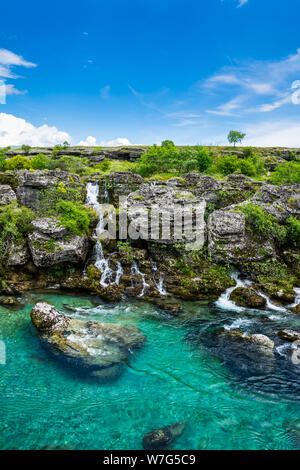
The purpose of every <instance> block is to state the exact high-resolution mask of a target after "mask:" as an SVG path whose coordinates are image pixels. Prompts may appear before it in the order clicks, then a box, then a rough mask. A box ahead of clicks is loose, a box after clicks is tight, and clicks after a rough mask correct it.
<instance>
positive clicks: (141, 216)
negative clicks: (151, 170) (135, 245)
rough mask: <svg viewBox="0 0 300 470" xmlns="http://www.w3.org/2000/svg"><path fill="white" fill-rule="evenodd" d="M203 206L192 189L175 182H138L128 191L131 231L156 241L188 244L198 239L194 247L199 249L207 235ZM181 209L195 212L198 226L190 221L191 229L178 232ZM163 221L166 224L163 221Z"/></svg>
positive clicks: (201, 199) (159, 242)
mask: <svg viewBox="0 0 300 470" xmlns="http://www.w3.org/2000/svg"><path fill="white" fill-rule="evenodd" d="M205 208H206V202H205V200H204V199H203V198H197V197H196V196H195V195H194V194H193V192H191V191H188V190H183V189H182V188H181V187H179V186H176V185H175V186H173V185H166V184H155V183H154V182H151V183H149V182H147V183H143V184H141V185H140V187H139V189H138V191H135V192H132V193H130V194H129V196H128V198H127V214H128V220H129V221H130V230H131V231H132V232H133V233H134V232H135V231H136V232H137V233H138V234H140V235H141V238H143V239H145V240H147V241H148V242H154V243H157V244H166V245H175V244H178V242H180V243H190V244H191V243H193V242H195V241H197V249H201V248H202V246H203V244H204V241H205V235H206V232H205V229H206V223H205V221H204V214H205ZM183 211H186V213H190V214H194V215H195V214H197V223H198V226H197V228H196V224H195V220H193V227H192V229H191V230H188V229H186V230H185V231H184V230H181V234H179V233H178V232H179V230H178V229H182V225H183V224H182V215H183ZM151 219H152V220H151ZM163 221H165V222H166V223H165V224H163ZM132 232H131V233H132ZM134 235H135V234H134Z"/></svg>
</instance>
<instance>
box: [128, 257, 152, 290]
mask: <svg viewBox="0 0 300 470" xmlns="http://www.w3.org/2000/svg"><path fill="white" fill-rule="evenodd" d="M131 274H134V275H139V276H141V278H142V283H143V287H142V291H141V293H140V295H139V297H143V295H144V294H145V290H146V288H147V287H149V284H147V282H146V279H145V277H146V275H145V274H143V273H141V271H140V270H139V268H138V265H137V264H136V262H135V261H133V263H132V265H131Z"/></svg>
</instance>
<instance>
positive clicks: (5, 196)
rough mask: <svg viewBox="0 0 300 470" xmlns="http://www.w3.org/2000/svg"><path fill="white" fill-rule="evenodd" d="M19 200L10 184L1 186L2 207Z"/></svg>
mask: <svg viewBox="0 0 300 470" xmlns="http://www.w3.org/2000/svg"><path fill="white" fill-rule="evenodd" d="M16 200H17V196H16V193H15V192H14V191H13V190H12V189H11V187H10V186H9V185H8V184H2V185H0V206H4V205H6V204H11V203H12V202H13V201H16Z"/></svg>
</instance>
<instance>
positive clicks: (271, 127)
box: [244, 120, 300, 147]
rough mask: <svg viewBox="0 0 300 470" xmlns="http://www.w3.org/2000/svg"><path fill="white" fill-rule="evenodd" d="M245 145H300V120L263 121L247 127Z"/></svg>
mask: <svg viewBox="0 0 300 470" xmlns="http://www.w3.org/2000/svg"><path fill="white" fill-rule="evenodd" d="M245 132H246V138H245V141H244V145H249V146H250V145H253V146H258V147H300V120H299V122H298V123H295V122H288V121H277V122H263V123H260V124H257V125H251V126H248V127H246V129H245Z"/></svg>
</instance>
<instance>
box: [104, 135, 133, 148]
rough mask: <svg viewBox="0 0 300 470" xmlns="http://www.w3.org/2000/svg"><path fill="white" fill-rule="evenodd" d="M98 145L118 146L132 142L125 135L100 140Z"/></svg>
mask: <svg viewBox="0 0 300 470" xmlns="http://www.w3.org/2000/svg"><path fill="white" fill-rule="evenodd" d="M100 145H102V146H103V147H119V146H122V145H132V143H131V142H130V140H128V139H126V137H117V138H116V139H114V140H108V141H102V142H101V144H100Z"/></svg>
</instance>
